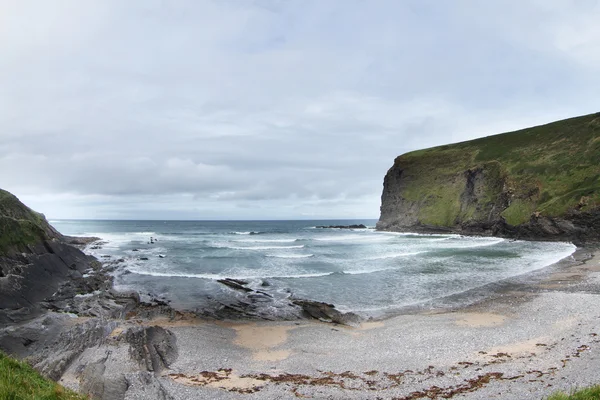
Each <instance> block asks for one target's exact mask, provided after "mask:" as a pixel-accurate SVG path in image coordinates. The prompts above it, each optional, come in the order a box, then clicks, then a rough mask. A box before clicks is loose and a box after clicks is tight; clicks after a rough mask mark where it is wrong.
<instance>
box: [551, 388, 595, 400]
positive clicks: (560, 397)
mask: <svg viewBox="0 0 600 400" xmlns="http://www.w3.org/2000/svg"><path fill="white" fill-rule="evenodd" d="M548 400H600V385H597V386H592V387H589V388H586V389H581V390H578V391H575V392H573V393H571V394H566V393H563V392H559V393H554V394H553V395H552V396H550V397H548Z"/></svg>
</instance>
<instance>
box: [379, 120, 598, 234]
mask: <svg viewBox="0 0 600 400" xmlns="http://www.w3.org/2000/svg"><path fill="white" fill-rule="evenodd" d="M377 228H378V229H381V230H392V231H419V232H434V231H447V232H456V233H463V234H478V235H495V236H504V237H514V238H524V239H545V240H572V241H575V242H585V241H599V240H600V113H597V114H591V115H586V116H582V117H577V118H571V119H567V120H563V121H558V122H554V123H550V124H547V125H542V126H537V127H533V128H528V129H524V130H520V131H516V132H510V133H504V134H499V135H494V136H489V137H485V138H481V139H477V140H471V141H467V142H462V143H456V144H452V145H446V146H440V147H434V148H430V149H425V150H419V151H414V152H410V153H407V154H403V155H401V156H399V157H397V158H396V160H395V161H394V165H393V166H392V167H391V168H390V169H389V171H388V172H387V174H386V176H385V179H384V183H383V193H382V196H381V216H380V218H379V222H378V223H377Z"/></svg>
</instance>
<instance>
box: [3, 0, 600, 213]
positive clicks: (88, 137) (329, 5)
mask: <svg viewBox="0 0 600 400" xmlns="http://www.w3.org/2000/svg"><path fill="white" fill-rule="evenodd" d="M598 21H600V1H596V0H572V1H566V0H565V1H562V0H502V1H501V0H497V1H480V0H471V1H467V0H453V1H439V0H412V1H411V0H285V1H284V0H281V1H279V0H214V1H211V0H190V1H183V0H182V1H159V0H156V1H151V0H139V1H133V0H130V1H121V0H115V1H109V0H97V1H95V0H83V1H82V0H72V1H69V0H65V1H61V0H53V1H45V0H39V1H27V0H0V187H1V188H4V189H7V190H10V191H12V192H13V193H15V194H16V195H17V196H19V197H20V198H21V199H22V200H23V201H24V202H26V203H27V204H28V205H30V206H31V207H33V208H35V209H36V210H38V211H41V212H44V213H45V214H46V215H47V216H48V217H50V218H117V219H121V218H126V219H138V218H148V219H163V218H164V219H281V218H344V217H350V218H354V217H371V218H377V217H378V216H379V205H380V204H379V203H380V195H381V189H382V182H383V177H384V175H385V173H386V171H387V169H388V168H389V167H390V166H391V165H392V163H393V160H394V158H395V157H396V156H397V155H399V154H401V153H404V152H407V151H410V150H415V149H418V148H423V147H429V146H434V145H439V144H445V143H449V142H457V141H462V140H467V139H472V138H475V137H480V136H487V135H490V134H494V133H500V132H504V131H508V130H514V129H517V128H521V127H527V126H531V125H536V124H541V123H545V122H550V121H553V120H557V119H562V118H567V117H571V116H576V115H582V114H588V113H592V112H597V111H600V24H599V23H598Z"/></svg>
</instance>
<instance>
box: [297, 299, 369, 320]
mask: <svg viewBox="0 0 600 400" xmlns="http://www.w3.org/2000/svg"><path fill="white" fill-rule="evenodd" d="M293 303H294V304H295V305H297V306H300V307H301V308H302V311H303V312H304V314H305V315H306V316H307V317H309V318H314V319H318V320H319V321H323V322H333V323H335V324H340V325H350V326H355V325H359V324H360V322H361V320H362V319H361V318H360V317H359V316H358V315H356V314H354V313H351V312H348V313H342V312H340V311H338V310H336V309H335V306H334V305H333V304H327V303H322V302H319V301H312V300H293Z"/></svg>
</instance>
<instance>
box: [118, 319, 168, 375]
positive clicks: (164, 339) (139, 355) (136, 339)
mask: <svg viewBox="0 0 600 400" xmlns="http://www.w3.org/2000/svg"><path fill="white" fill-rule="evenodd" d="M125 339H126V341H127V342H128V343H129V345H130V349H129V353H130V355H131V358H132V359H134V360H136V361H137V362H138V363H139V365H140V367H142V368H144V369H145V370H147V371H150V372H154V373H155V374H160V372H161V371H163V370H164V369H167V368H169V365H171V363H173V362H175V360H176V359H177V356H178V353H177V339H176V337H175V335H174V334H173V333H172V332H171V331H169V330H166V329H164V328H161V327H160V326H150V327H136V328H129V329H128V330H127V333H126V335H125Z"/></svg>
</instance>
